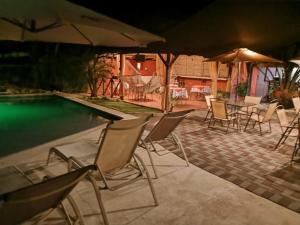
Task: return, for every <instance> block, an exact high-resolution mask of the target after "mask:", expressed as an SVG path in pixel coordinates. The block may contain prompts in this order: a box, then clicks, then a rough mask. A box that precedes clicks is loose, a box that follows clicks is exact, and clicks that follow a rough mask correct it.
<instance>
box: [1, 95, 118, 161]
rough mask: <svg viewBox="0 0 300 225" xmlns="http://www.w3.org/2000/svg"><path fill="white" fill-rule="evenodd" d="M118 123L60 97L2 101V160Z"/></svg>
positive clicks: (2, 98) (18, 98) (103, 114)
mask: <svg viewBox="0 0 300 225" xmlns="http://www.w3.org/2000/svg"><path fill="white" fill-rule="evenodd" d="M110 119H119V118H117V117H114V116H112V115H109V114H106V113H104V112H101V111H98V110H95V109H91V108H88V107H85V106H82V105H80V104H77V103H74V102H71V101H69V100H65V99H63V98H60V97H57V96H46V97H45V96H39V97H30V98H27V97H22V98H20V97H16V98H12V97H7V98H4V97H1V98H0V134H1V135H0V156H4V155H8V154H11V153H14V152H18V151H21V150H24V149H27V148H31V147H34V146H37V145H40V144H43V143H46V142H48V141H51V140H54V139H57V138H61V137H64V136H67V135H71V134H74V133H77V132H80V131H83V130H86V129H89V128H93V127H96V126H98V125H101V124H103V123H105V122H107V121H108V120H110Z"/></svg>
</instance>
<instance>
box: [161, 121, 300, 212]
mask: <svg viewBox="0 0 300 225" xmlns="http://www.w3.org/2000/svg"><path fill="white" fill-rule="evenodd" d="M256 128H257V127H256ZM256 128H255V129H253V130H252V129H251V131H250V129H249V131H250V132H248V131H246V132H236V131H234V130H231V131H230V133H228V134H225V133H224V131H220V130H217V129H209V128H208V123H206V122H203V118H200V117H198V116H191V117H188V118H187V119H185V120H184V121H182V122H181V124H180V125H179V126H178V128H177V129H176V133H177V134H178V136H179V137H180V139H181V141H182V144H183V146H184V148H185V149H186V153H187V155H188V157H189V159H190V162H191V163H192V164H194V165H195V166H198V167H199V168H202V169H204V170H206V171H208V172H210V173H213V174H215V175H216V176H219V177H221V178H223V179H225V180H228V181H230V182H232V183H234V184H236V185H238V186H240V187H242V188H244V189H246V190H248V191H251V192H253V193H254V194H257V195H259V196H261V197H263V198H266V199H269V200H271V201H273V202H276V203H278V204H280V205H282V206H284V207H286V208H289V209H291V210H294V211H296V212H300V191H299V190H300V166H299V164H298V163H294V164H293V165H292V166H291V165H290V163H289V161H290V157H291V153H292V150H293V145H294V142H295V139H293V138H288V139H287V141H286V143H285V144H283V145H281V146H280V148H279V149H277V150H274V146H275V145H276V143H277V141H278V140H279V138H280V136H281V130H280V127H279V125H278V124H277V123H276V121H274V122H273V123H272V133H265V134H264V135H263V136H260V135H259V131H258V130H257V129H256ZM267 128H268V127H263V129H265V130H267ZM159 143H160V144H161V145H162V146H163V147H165V148H166V149H168V150H174V149H177V148H176V147H175V146H174V144H173V143H172V142H171V141H162V142H159ZM174 153H175V154H177V155H178V156H179V157H183V155H182V153H181V152H180V151H178V149H177V151H176V152H174ZM298 186H299V189H298V188H297V187H298ZM295 187H296V188H295Z"/></svg>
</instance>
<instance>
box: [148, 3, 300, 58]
mask: <svg viewBox="0 0 300 225" xmlns="http://www.w3.org/2000/svg"><path fill="white" fill-rule="evenodd" d="M299 8H300V1H297V0H284V1H262V0H260V1H258V0H243V1H241V0H214V1H211V3H210V4H208V5H207V6H205V7H204V8H202V9H200V10H199V11H198V12H197V13H195V14H194V15H191V16H190V17H188V18H187V19H186V20H184V21H182V22H180V23H178V24H177V25H175V26H173V27H171V28H169V29H167V30H165V31H164V32H160V33H159V34H160V35H162V36H163V37H166V39H167V42H166V43H153V44H150V45H149V47H150V50H152V49H153V50H154V51H155V50H157V49H159V50H161V51H165V52H173V53H176V54H188V55H193V54H197V55H204V56H208V57H212V56H214V55H216V54H218V53H220V52H225V51H228V50H231V49H235V48H239V47H240V46H244V47H247V48H249V49H253V50H255V51H258V50H259V51H262V52H274V51H273V50H274V49H279V50H281V51H282V48H283V47H287V46H293V45H294V44H295V43H297V42H299V40H300V20H299V19H297V18H298V17H299Z"/></svg>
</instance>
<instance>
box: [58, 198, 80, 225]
mask: <svg viewBox="0 0 300 225" xmlns="http://www.w3.org/2000/svg"><path fill="white" fill-rule="evenodd" d="M67 199H68V201H69V203H70V205H71V206H72V208H73V210H74V212H75V214H76V216H77V220H78V221H79V222H80V224H81V225H84V224H85V223H84V220H83V217H82V215H81V213H80V211H79V208H78V206H77V205H76V203H75V201H74V199H73V198H72V197H71V196H70V195H69V196H68V197H67ZM62 207H63V209H64V206H63V204H62ZM64 210H65V209H64ZM65 211H66V210H65ZM67 216H68V214H67ZM68 217H69V216H68Z"/></svg>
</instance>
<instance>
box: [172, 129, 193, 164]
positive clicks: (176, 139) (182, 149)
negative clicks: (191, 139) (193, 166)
mask: <svg viewBox="0 0 300 225" xmlns="http://www.w3.org/2000/svg"><path fill="white" fill-rule="evenodd" d="M171 135H172V138H173V140H174V141H175V142H176V144H177V145H178V146H179V148H180V150H181V151H182V154H183V157H184V159H185V162H186V166H190V165H189V160H188V158H187V156H186V153H185V150H184V148H183V145H182V143H181V141H180V139H179V138H178V136H177V135H176V134H174V133H171Z"/></svg>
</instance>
